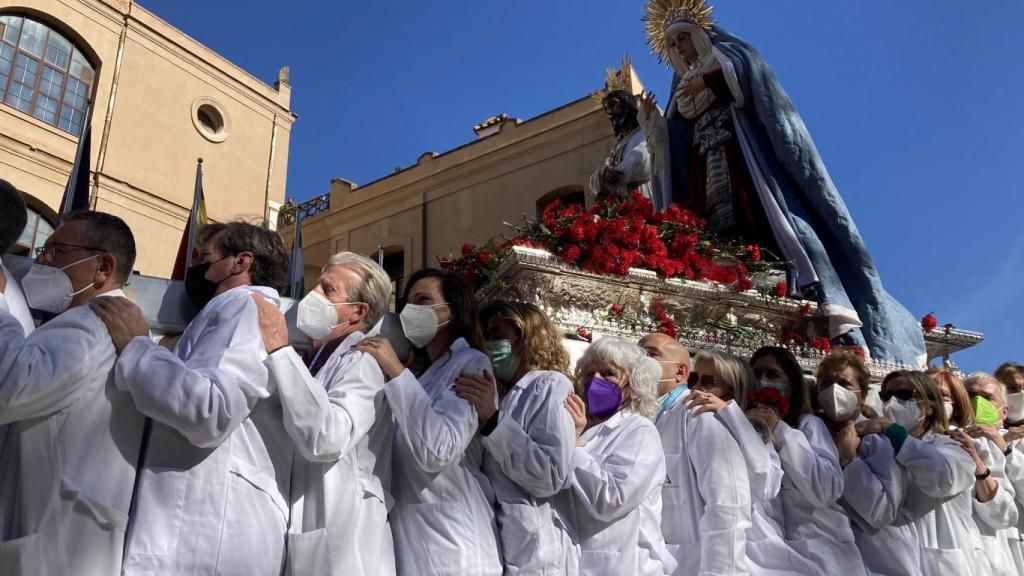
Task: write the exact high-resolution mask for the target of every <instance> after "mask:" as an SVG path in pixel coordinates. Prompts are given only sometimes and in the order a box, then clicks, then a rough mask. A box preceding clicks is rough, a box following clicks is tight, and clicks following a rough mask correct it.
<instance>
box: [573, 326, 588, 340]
mask: <svg viewBox="0 0 1024 576" xmlns="http://www.w3.org/2000/svg"><path fill="white" fill-rule="evenodd" d="M576 335H577V336H579V337H580V338H582V339H584V340H586V341H587V342H590V331H589V330H587V329H586V328H584V327H582V326H580V327H579V328H577V329H576Z"/></svg>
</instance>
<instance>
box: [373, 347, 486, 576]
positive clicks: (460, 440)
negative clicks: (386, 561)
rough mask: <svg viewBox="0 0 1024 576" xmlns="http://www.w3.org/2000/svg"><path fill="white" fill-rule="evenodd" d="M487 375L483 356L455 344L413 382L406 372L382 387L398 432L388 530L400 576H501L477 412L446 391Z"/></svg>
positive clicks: (412, 377)
mask: <svg viewBox="0 0 1024 576" xmlns="http://www.w3.org/2000/svg"><path fill="white" fill-rule="evenodd" d="M485 371H487V372H491V373H493V369H492V368H491V362H490V360H489V359H488V358H487V356H486V355H484V353H483V352H480V351H479V350H475V349H473V348H470V347H469V345H468V344H467V343H466V341H465V340H463V339H462V338H459V339H458V340H456V341H455V342H454V343H453V344H452V345H451V347H450V348H449V349H448V351H447V352H446V353H445V354H444V355H442V356H441V357H440V358H438V359H437V361H435V362H434V363H433V364H431V366H430V367H429V368H427V370H426V371H425V372H424V373H423V374H422V375H421V376H420V377H419V378H418V379H417V378H416V377H415V376H413V374H412V372H410V371H409V370H406V371H404V372H402V373H401V374H400V375H398V377H396V378H395V379H393V380H391V381H390V382H388V383H387V384H386V385H385V387H384V391H385V394H386V396H387V400H388V404H389V405H390V406H391V411H392V413H393V414H394V420H395V422H396V424H397V426H398V429H397V430H396V431H395V441H394V445H393V447H394V452H393V453H392V458H393V461H392V462H393V471H392V482H391V485H392V489H393V490H394V497H395V506H394V508H393V509H392V510H391V527H392V529H393V530H394V535H395V561H396V564H397V566H398V573H399V574H402V575H406V574H410V575H412V574H416V575H419V574H424V575H426V574H430V575H441V574H445V575H448V574H451V575H463V574H471V575H483V574H494V575H497V574H501V571H502V570H501V558H500V554H499V553H498V541H497V528H496V526H495V523H494V509H493V507H492V504H493V500H494V495H493V492H492V491H491V487H490V482H489V481H488V480H487V478H486V476H485V475H484V473H483V446H482V445H481V444H480V441H479V440H476V439H475V436H476V430H477V426H478V420H477V414H476V410H474V409H473V407H472V406H470V404H469V403H468V402H466V401H465V400H463V399H462V398H459V397H458V396H456V395H455V392H453V391H452V389H451V388H452V384H454V383H455V379H456V378H457V377H458V376H459V374H461V373H463V372H466V373H472V374H478V375H482V374H483V373H484V372H485Z"/></svg>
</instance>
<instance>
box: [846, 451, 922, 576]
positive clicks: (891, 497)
mask: <svg viewBox="0 0 1024 576" xmlns="http://www.w3.org/2000/svg"><path fill="white" fill-rule="evenodd" d="M908 482H909V481H908V478H907V473H906V471H904V470H903V468H902V467H901V466H900V465H899V463H897V462H896V451H895V449H894V448H893V446H892V442H890V440H889V438H888V437H886V436H881V435H878V434H869V435H867V436H864V437H863V438H862V439H861V441H860V446H859V447H858V448H857V457H856V458H855V459H853V460H852V461H851V462H850V463H849V464H847V465H846V468H844V469H843V497H842V498H841V499H840V503H841V504H842V505H843V508H844V509H845V510H846V511H847V513H848V514H849V518H850V524H851V526H852V527H853V535H854V538H856V540H857V547H858V548H859V549H860V553H861V557H862V558H863V559H864V567H865V568H866V569H867V571H868V574H872V575H876V574H877V575H879V576H887V575H889V574H905V575H906V576H920V575H921V542H920V541H919V539H918V537H917V528H916V527H915V526H914V524H913V523H912V522H910V521H909V520H908V519H906V518H905V517H902V515H901V514H900V509H901V508H902V507H903V502H904V500H905V499H906V496H907V489H908V486H909V483H908Z"/></svg>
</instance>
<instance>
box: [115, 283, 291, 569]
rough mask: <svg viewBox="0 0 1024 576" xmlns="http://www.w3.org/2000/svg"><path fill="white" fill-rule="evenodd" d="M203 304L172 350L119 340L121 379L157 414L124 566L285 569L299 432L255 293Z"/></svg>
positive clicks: (270, 296) (241, 291)
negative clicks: (286, 414)
mask: <svg viewBox="0 0 1024 576" xmlns="http://www.w3.org/2000/svg"><path fill="white" fill-rule="evenodd" d="M254 293H258V294H260V295H261V296H263V298H265V299H267V300H269V301H271V302H273V303H275V304H277V303H278V302H279V297H278V295H277V292H276V291H274V290H272V289H270V288H265V287H261V286H239V287H236V288H233V289H231V290H228V291H227V292H224V293H222V294H220V295H218V296H217V297H215V298H214V299H213V300H211V301H210V302H209V303H207V304H206V306H204V307H203V309H202V310H200V311H199V314H198V315H197V316H196V317H195V318H194V319H193V320H192V321H191V322H190V323H189V325H188V328H186V329H185V333H184V334H183V335H182V337H181V339H180V340H179V341H178V344H177V346H176V347H175V350H174V352H170V351H168V350H166V349H164V348H161V347H160V346H158V345H157V344H155V343H154V342H153V341H152V340H150V339H149V338H147V337H142V336H140V337H137V338H134V339H133V340H132V341H131V342H129V343H128V345H127V346H125V348H124V350H122V351H121V357H120V358H119V359H118V362H117V369H116V376H117V380H116V382H117V386H118V388H119V389H121V390H126V391H128V392H129V393H131V395H132V398H133V399H134V400H135V405H136V406H137V407H138V408H139V410H140V411H142V412H143V413H144V414H146V415H147V416H149V417H150V418H152V419H153V424H152V432H151V434H150V436H149V444H148V447H147V448H146V456H145V466H144V468H143V469H142V470H141V471H140V474H141V478H140V480H139V484H138V493H137V494H136V509H135V517H134V518H133V519H132V525H131V528H130V533H129V535H128V550H127V555H126V558H125V568H124V570H125V573H126V574H153V573H157V574H193V573H196V574H213V573H216V574H219V575H221V574H222V575H235V574H239V575H242V574H244V575H246V576H248V575H260V574H265V575H268V576H270V575H274V576H276V575H278V574H280V572H281V568H282V567H283V562H284V545H285V534H286V532H287V522H288V505H287V498H288V494H289V485H288V483H289V473H290V471H291V466H292V462H291V459H292V443H291V440H290V439H289V438H288V436H287V434H286V433H285V431H284V425H283V423H282V419H283V417H282V414H281V405H280V403H279V402H278V400H277V398H276V397H275V396H272V390H271V389H270V386H269V385H268V378H267V369H266V368H265V367H264V365H263V360H264V358H266V356H267V355H266V352H265V350H264V347H263V339H262V338H261V336H260V331H259V319H258V313H257V310H256V303H255V302H254V301H253V299H252V294H254Z"/></svg>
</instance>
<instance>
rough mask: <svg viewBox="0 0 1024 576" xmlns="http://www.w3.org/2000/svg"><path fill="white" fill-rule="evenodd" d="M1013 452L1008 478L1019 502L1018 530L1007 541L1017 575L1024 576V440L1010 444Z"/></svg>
mask: <svg viewBox="0 0 1024 576" xmlns="http://www.w3.org/2000/svg"><path fill="white" fill-rule="evenodd" d="M1010 446H1011V447H1012V448H1013V450H1011V451H1010V455H1009V456H1006V458H1005V461H1006V478H1007V479H1008V480H1009V481H1010V483H1011V484H1012V485H1013V491H1014V498H1015V499H1016V501H1017V529H1016V532H1015V531H1014V530H1009V531H1008V532H1007V534H1006V539H1007V541H1008V543H1009V545H1010V553H1011V554H1013V561H1014V563H1015V564H1016V566H1017V573H1018V574H1024V439H1018V440H1014V441H1013V442H1011V443H1010Z"/></svg>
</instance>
